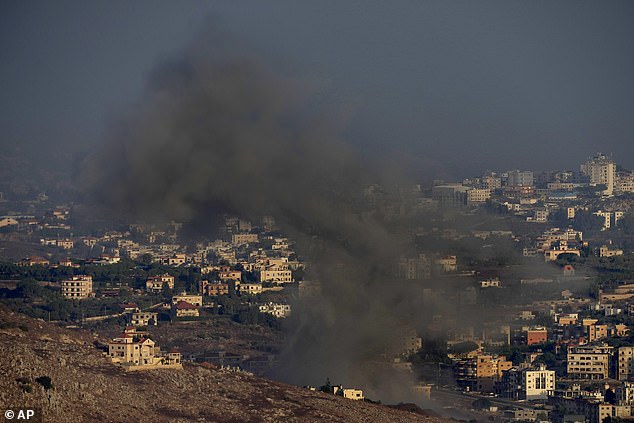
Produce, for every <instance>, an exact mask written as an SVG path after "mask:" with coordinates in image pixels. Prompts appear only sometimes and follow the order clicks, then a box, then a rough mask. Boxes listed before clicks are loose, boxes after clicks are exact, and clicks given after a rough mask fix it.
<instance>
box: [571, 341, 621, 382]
mask: <svg viewBox="0 0 634 423" xmlns="http://www.w3.org/2000/svg"><path fill="white" fill-rule="evenodd" d="M613 352H614V348H613V347H610V346H607V345H605V346H590V345H585V346H574V347H570V348H569V349H568V355H567V373H568V376H569V377H571V378H579V379H606V378H608V376H609V375H610V359H611V357H612V354H613Z"/></svg>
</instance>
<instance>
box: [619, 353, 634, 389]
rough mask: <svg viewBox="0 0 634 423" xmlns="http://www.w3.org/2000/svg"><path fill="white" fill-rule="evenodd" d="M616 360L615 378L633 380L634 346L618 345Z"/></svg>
mask: <svg viewBox="0 0 634 423" xmlns="http://www.w3.org/2000/svg"><path fill="white" fill-rule="evenodd" d="M617 360H618V361H617V363H618V364H617V367H618V368H617V374H616V376H617V378H618V379H619V380H627V381H632V380H634V346H629V347H619V349H618V350H617Z"/></svg>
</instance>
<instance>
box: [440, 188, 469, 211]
mask: <svg viewBox="0 0 634 423" xmlns="http://www.w3.org/2000/svg"><path fill="white" fill-rule="evenodd" d="M468 190H469V188H468V187H465V186H463V185H462V184H447V185H437V186H435V187H433V188H432V199H433V200H435V201H436V202H437V203H438V206H439V207H440V208H444V209H458V208H462V207H465V206H466V205H467V191H468Z"/></svg>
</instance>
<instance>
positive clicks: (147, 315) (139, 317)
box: [130, 311, 158, 326]
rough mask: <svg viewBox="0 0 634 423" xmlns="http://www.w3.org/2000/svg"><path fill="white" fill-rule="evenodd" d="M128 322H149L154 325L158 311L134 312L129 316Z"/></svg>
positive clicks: (132, 323) (137, 323)
mask: <svg viewBox="0 0 634 423" xmlns="http://www.w3.org/2000/svg"><path fill="white" fill-rule="evenodd" d="M130 324H131V325H132V326H149V325H150V324H152V325H154V326H156V325H157V324H158V313H153V312H150V311H137V312H134V313H132V315H131V317H130Z"/></svg>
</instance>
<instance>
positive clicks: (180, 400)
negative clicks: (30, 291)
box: [0, 307, 445, 422]
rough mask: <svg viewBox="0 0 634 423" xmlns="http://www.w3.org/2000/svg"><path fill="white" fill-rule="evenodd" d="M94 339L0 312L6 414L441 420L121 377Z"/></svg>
mask: <svg viewBox="0 0 634 423" xmlns="http://www.w3.org/2000/svg"><path fill="white" fill-rule="evenodd" d="M94 341H95V339H94V338H93V336H92V335H90V334H89V333H87V332H83V331H73V330H69V329H63V328H59V327H57V326H54V325H52V324H49V323H46V322H43V321H41V320H34V319H31V318H27V317H25V316H23V315H19V314H15V313H11V312H8V311H7V310H6V309H4V308H2V307H0V360H1V361H0V404H1V405H2V408H3V410H5V409H7V408H16V407H26V406H28V407H38V408H40V409H41V410H42V413H43V417H44V418H43V421H45V422H280V421H298V422H300V421H301V422H319V421H327V422H383V421H384V422H442V421H445V420H443V419H439V418H435V417H427V416H423V415H420V414H415V413H411V412H407V411H401V410H395V409H391V408H388V407H385V406H380V405H375V404H371V403H366V402H357V401H351V400H346V399H343V398H341V397H335V396H332V395H328V394H324V393H320V392H311V391H308V390H305V389H302V388H299V387H295V386H289V385H285V384H282V383H278V382H273V381H270V380H265V379H260V378H257V377H253V376H249V375H245V374H238V373H234V372H226V371H223V370H219V369H212V368H206V367H201V366H193V365H186V366H185V368H184V369H183V370H154V371H148V372H135V373H125V372H123V371H122V370H119V369H118V368H116V367H115V366H113V365H112V364H111V363H110V362H109V360H108V359H107V358H106V357H105V356H104V355H103V353H102V351H101V350H99V349H98V348H97V347H95V346H94V345H93V342H94ZM42 376H45V377H49V378H50V381H51V383H52V385H53V386H52V388H50V389H48V390H47V389H45V387H44V385H46V379H39V380H40V382H37V381H36V379H38V378H41V377H42Z"/></svg>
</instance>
